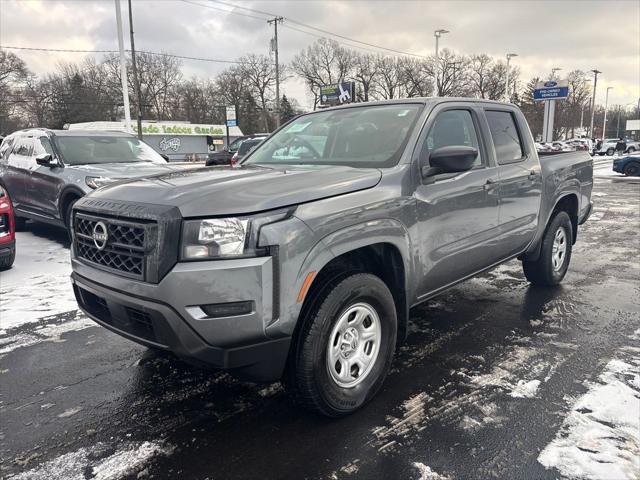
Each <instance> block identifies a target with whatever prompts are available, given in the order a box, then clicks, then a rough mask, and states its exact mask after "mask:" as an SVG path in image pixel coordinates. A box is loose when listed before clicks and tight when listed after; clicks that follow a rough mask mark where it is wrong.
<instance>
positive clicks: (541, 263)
mask: <svg viewBox="0 0 640 480" xmlns="http://www.w3.org/2000/svg"><path fill="white" fill-rule="evenodd" d="M560 229H563V231H564V245H565V250H564V254H563V255H562V259H561V261H560V262H558V265H559V267H558V268H554V243H555V239H556V235H558V232H559V230H560ZM572 246H573V227H572V225H571V219H570V218H569V215H568V214H567V213H566V212H557V213H556V214H555V215H554V216H553V217H552V218H551V220H550V221H549V225H548V226H547V229H546V231H545V233H544V236H543V237H542V247H541V250H540V257H539V258H538V260H535V261H526V260H525V261H524V262H522V267H523V269H524V275H525V277H527V280H529V281H530V282H531V283H532V284H534V285H541V286H546V287H552V286H555V285H558V284H559V283H560V282H561V281H562V279H563V278H564V276H565V275H566V274H567V269H568V268H569V262H570V261H571V249H572Z"/></svg>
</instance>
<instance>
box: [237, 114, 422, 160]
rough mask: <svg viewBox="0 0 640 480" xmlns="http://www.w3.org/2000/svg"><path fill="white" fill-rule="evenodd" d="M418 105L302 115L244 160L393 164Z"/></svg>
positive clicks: (401, 149)
mask: <svg viewBox="0 0 640 480" xmlns="http://www.w3.org/2000/svg"><path fill="white" fill-rule="evenodd" d="M421 109H422V105H420V104H393V105H371V106H366V107H355V108H345V109H342V110H329V111H326V112H317V113H312V114H309V115H304V116H302V117H300V118H297V119H296V120H294V121H293V122H291V123H290V124H288V125H287V126H286V127H284V128H283V129H282V130H280V131H279V132H277V133H275V134H274V135H272V136H271V137H269V138H268V139H266V140H265V141H264V142H263V143H261V144H260V145H259V146H258V147H257V148H256V149H255V150H254V151H253V152H252V154H251V155H250V156H249V157H247V160H246V161H245V162H243V163H244V164H263V165H269V164H289V165H346V166H350V167H361V168H382V167H392V166H394V165H395V164H397V163H398V161H399V160H400V155H402V152H403V150H404V147H405V145H406V143H407V140H408V138H409V133H410V132H411V130H412V129H413V126H414V125H415V122H416V120H417V118H418V114H419V112H420V110H421Z"/></svg>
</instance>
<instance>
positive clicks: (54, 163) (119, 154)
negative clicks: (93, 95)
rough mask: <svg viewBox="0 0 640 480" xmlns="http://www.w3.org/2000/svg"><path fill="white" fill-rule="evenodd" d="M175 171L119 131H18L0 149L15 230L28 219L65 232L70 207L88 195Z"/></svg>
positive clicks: (0, 181) (1, 177)
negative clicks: (102, 189)
mask: <svg viewBox="0 0 640 480" xmlns="http://www.w3.org/2000/svg"><path fill="white" fill-rule="evenodd" d="M177 168H179V167H176V166H171V165H168V164H167V162H166V160H165V159H164V158H163V157H162V156H160V154H158V153H156V151H155V150H153V149H152V148H151V147H150V146H148V145H147V144H145V143H144V142H141V141H140V140H138V139H137V138H136V137H135V136H133V135H129V134H127V133H121V132H96V131H87V132H83V131H79V130H48V129H33V130H21V131H18V132H15V133H12V134H11V135H8V136H7V137H6V138H5V140H4V142H3V143H2V146H1V147H0V185H1V186H2V187H4V188H5V189H6V190H7V191H8V192H9V195H10V197H11V201H12V203H13V209H14V215H15V223H16V228H18V229H20V228H22V227H23V226H24V222H25V221H26V220H27V219H32V220H37V221H41V222H46V223H50V224H53V225H58V226H62V227H66V228H68V227H69V221H70V216H71V208H72V206H73V204H74V203H75V202H76V201H77V200H78V199H79V198H81V197H83V196H84V195H86V194H87V193H89V192H92V191H93V190H95V189H97V188H99V187H102V186H104V185H108V184H110V183H113V182H115V181H118V180H123V179H129V178H135V177H143V176H149V175H156V174H159V173H168V172H173V171H175V170H176V169H177Z"/></svg>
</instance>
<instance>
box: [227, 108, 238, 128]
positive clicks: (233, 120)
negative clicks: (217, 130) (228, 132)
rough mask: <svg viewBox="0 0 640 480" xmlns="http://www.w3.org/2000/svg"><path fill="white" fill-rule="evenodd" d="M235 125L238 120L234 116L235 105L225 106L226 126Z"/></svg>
mask: <svg viewBox="0 0 640 480" xmlns="http://www.w3.org/2000/svg"><path fill="white" fill-rule="evenodd" d="M236 125H238V120H237V118H236V107H235V106H231V107H227V127H235V126H236Z"/></svg>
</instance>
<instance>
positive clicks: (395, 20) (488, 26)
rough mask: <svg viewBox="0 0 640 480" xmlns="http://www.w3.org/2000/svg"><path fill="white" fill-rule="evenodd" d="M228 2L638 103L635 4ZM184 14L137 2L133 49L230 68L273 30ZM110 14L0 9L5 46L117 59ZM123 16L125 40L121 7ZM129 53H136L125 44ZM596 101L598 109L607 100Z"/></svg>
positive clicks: (289, 89) (196, 66)
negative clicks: (499, 62)
mask: <svg viewBox="0 0 640 480" xmlns="http://www.w3.org/2000/svg"><path fill="white" fill-rule="evenodd" d="M227 1H228V2H229V3H236V4H238V5H240V6H242V7H248V8H253V9H256V10H261V11H265V12H269V13H273V14H278V15H283V16H285V17H289V18H291V19H294V20H297V21H300V22H303V23H306V24H309V25H313V26H316V27H318V28H321V29H324V30H329V31H332V32H336V33H340V34H342V35H344V36H347V37H352V38H356V39H359V40H362V41H366V42H369V43H373V44H376V45H383V46H386V47H389V48H393V49H396V50H402V51H406V52H412V53H415V54H420V55H431V54H432V53H433V49H434V39H433V31H434V30H435V29H437V28H446V29H447V30H450V33H448V34H446V35H445V36H443V38H442V41H441V45H442V46H443V47H447V48H451V49H453V50H455V51H457V52H459V53H465V54H472V53H488V54H491V55H494V56H496V57H503V56H504V55H505V54H506V53H507V52H516V53H518V54H519V56H518V57H517V58H515V59H514V60H513V62H514V64H515V65H517V66H519V67H520V69H521V71H522V78H523V80H525V81H526V80H527V79H528V78H530V77H532V76H538V75H539V76H545V75H548V74H549V72H550V70H551V68H553V67H561V68H562V69H563V72H569V71H571V70H574V69H582V70H591V69H592V68H598V69H599V70H602V71H603V74H602V76H601V77H600V80H599V82H598V84H599V86H600V85H603V86H604V85H607V86H608V85H612V86H614V90H613V91H612V92H611V98H610V103H620V104H627V103H631V102H637V99H638V97H639V96H640V3H638V2H636V1H603V2H596V1H591V2H575V1H562V0H558V1H535V2H533V1H516V0H513V1H446V2H440V1H408V0H405V1H357V0H356V1H353V0H352V1H341V2H339V1H311V0H307V1H283V0H273V1H250V2H246V1H245V2H242V1H240V0H227ZM189 2H194V3H199V4H202V5H205V6H198V5H193V4H192V3H189ZM189 2H182V1H178V0H149V1H147V0H134V1H133V8H134V11H133V14H134V26H135V35H136V37H135V38H136V47H137V48H139V49H147V50H153V51H164V52H170V53H175V54H180V55H188V56H196V57H207V58H218V59H230V60H232V59H235V58H237V57H239V56H241V55H244V54H246V53H250V52H253V53H264V54H267V53H268V48H269V40H270V38H271V36H272V35H273V28H272V27H270V26H269V25H268V24H267V23H266V16H265V15H262V14H256V13H252V12H248V11H246V10H242V9H239V8H236V9H234V8H231V7H227V6H224V5H221V4H218V3H215V2H211V1H207V0H189ZM114 10H115V9H114V6H113V1H110V0H105V1H89V0H86V1H78V0H66V1H62V0H60V1H53V0H51V1H37V0H32V1H16V0H0V17H1V20H0V42H1V43H2V44H3V45H15V46H29V47H43V46H44V47H52V48H53V47H56V48H80V49H82V48H85V49H114V50H115V49H117V39H116V26H115V11H114ZM229 11H233V12H234V13H229ZM122 12H123V16H124V17H125V21H124V28H125V30H126V31H128V27H129V24H128V20H127V18H126V17H127V5H126V2H125V1H123V2H122ZM239 14H240V15H239ZM243 14H248V15H251V17H247V16H244V15H243ZM253 17H259V18H253ZM291 27H293V28H297V29H300V28H302V27H301V26H300V25H298V24H295V23H292V22H288V21H286V20H285V23H284V24H283V25H282V28H280V31H279V37H280V58H281V61H282V62H283V63H286V62H289V61H291V59H292V58H293V56H294V55H295V54H296V53H297V52H298V51H300V50H301V49H302V48H305V47H306V46H307V45H309V44H310V43H312V42H313V41H314V40H315V39H316V38H317V37H315V36H313V35H310V34H304V33H301V32H298V31H295V30H293V29H292V28H291ZM314 33H316V34H317V35H322V34H321V33H319V32H314ZM343 42H344V43H349V42H348V41H346V40H345V41H343ZM125 44H126V45H127V46H128V45H129V42H128V36H127V38H126V39H125ZM20 55H21V56H22V57H23V58H24V59H25V61H26V62H27V64H28V66H29V67H30V68H31V69H32V70H33V71H35V72H36V73H40V74H42V73H46V72H48V71H51V70H52V69H54V68H55V64H56V63H57V62H60V61H77V60H80V59H81V58H82V55H81V54H50V53H48V54H43V53H38V52H33V53H28V52H21V53H20ZM183 63H184V70H185V74H186V75H187V76H191V75H198V76H201V77H213V76H215V75H216V74H217V73H219V72H220V71H221V70H223V69H224V68H225V67H226V66H227V65H225V64H216V63H206V62H196V61H186V60H185V61H184V62H183ZM598 90H599V91H600V92H601V93H602V94H603V95H602V98H600V97H601V95H600V94H599V95H598V102H599V103H602V102H604V88H602V89H600V88H599V89H598ZM283 91H284V93H286V94H288V95H289V96H292V97H296V98H298V99H299V100H300V101H301V103H303V104H307V105H308V98H306V94H305V87H304V85H303V84H302V82H300V81H299V80H297V79H292V80H289V81H287V82H285V84H284V87H283Z"/></svg>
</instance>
